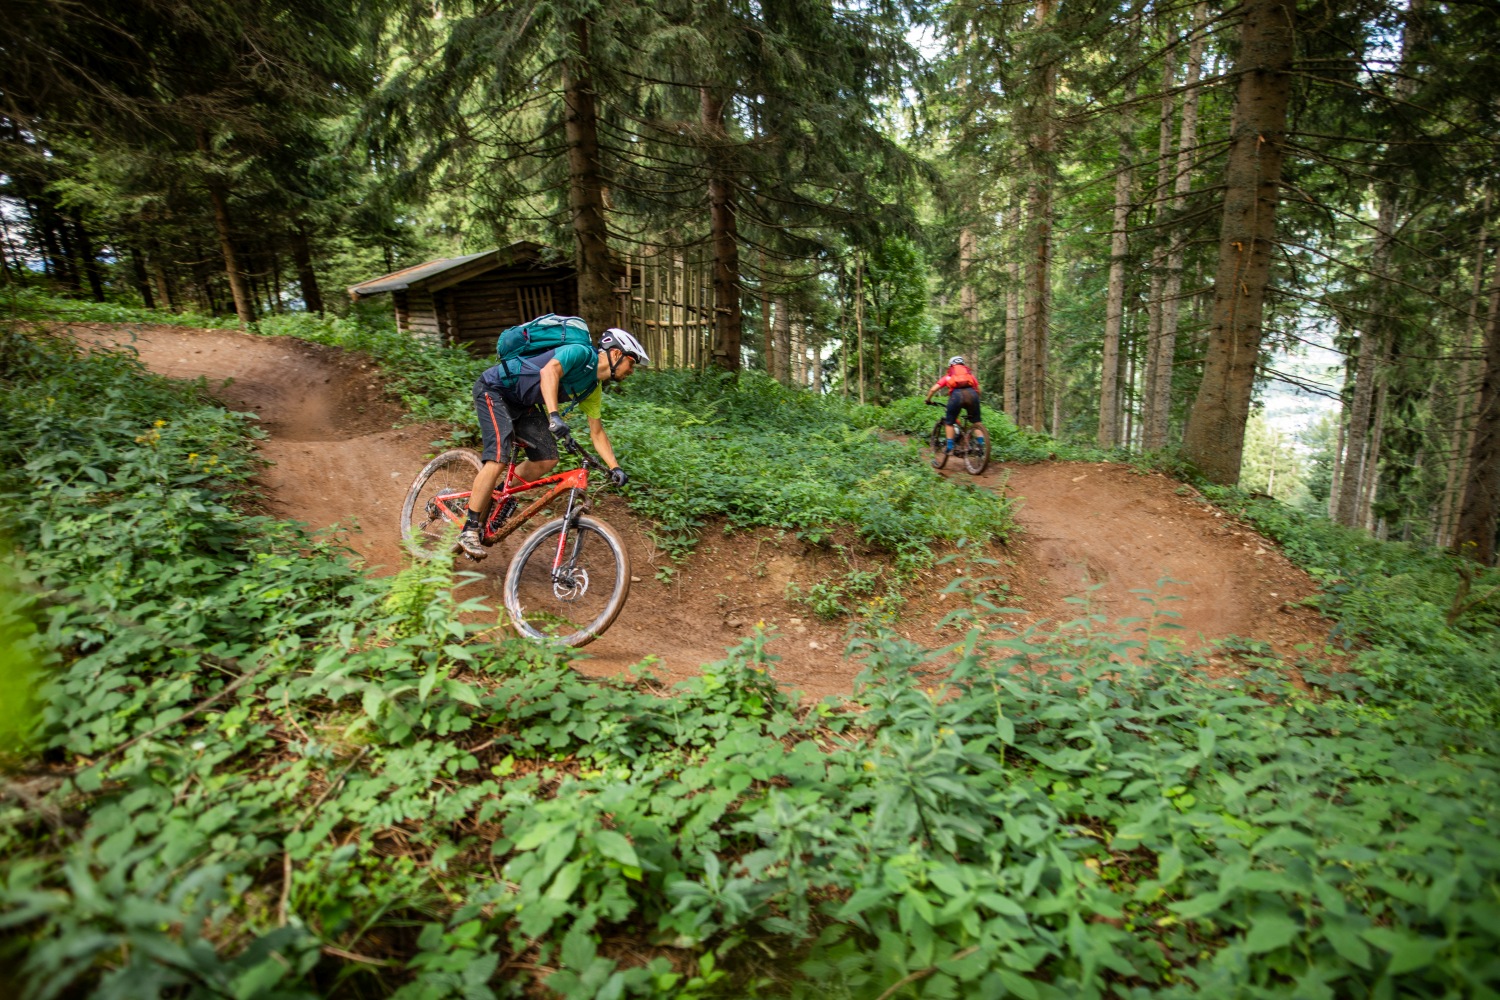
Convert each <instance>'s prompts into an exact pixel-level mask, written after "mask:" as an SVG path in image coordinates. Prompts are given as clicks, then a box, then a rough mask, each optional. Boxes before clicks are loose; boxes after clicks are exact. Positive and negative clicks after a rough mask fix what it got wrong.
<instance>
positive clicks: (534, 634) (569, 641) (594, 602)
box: [503, 517, 630, 646]
mask: <svg viewBox="0 0 1500 1000" xmlns="http://www.w3.org/2000/svg"><path fill="white" fill-rule="evenodd" d="M565 525H566V521H565V519H564V518H558V519H557V520H555V521H548V522H547V523H546V524H544V525H542V526H541V527H540V528H538V529H536V531H533V532H532V533H531V534H530V535H528V536H527V537H526V540H525V541H524V542H522V543H521V547H520V549H519V550H517V552H516V555H515V558H514V559H512V560H511V561H510V566H509V568H508V569H507V570H506V572H505V587H504V589H503V595H504V598H505V610H506V613H507V614H509V615H510V621H511V624H512V625H514V626H515V628H516V631H517V632H519V633H520V634H521V635H523V636H525V637H527V638H529V639H535V640H541V641H546V642H558V643H562V644H563V645H565V646H584V645H587V644H588V643H590V642H593V641H594V640H595V639H596V638H598V637H599V636H600V635H601V634H602V633H603V632H604V630H605V629H607V628H609V627H610V625H612V624H614V620H615V618H616V617H618V616H619V614H620V609H621V608H623V607H624V606H625V598H626V597H627V596H629V594H630V556H629V554H628V553H627V552H626V551H625V543H624V542H622V541H621V540H620V536H619V535H617V534H615V530H614V529H613V528H611V527H610V526H609V525H607V524H605V523H604V522H603V521H596V520H594V519H593V518H591V517H580V518H578V519H577V524H576V525H575V526H574V527H572V528H569V529H568V537H567V540H566V541H565V543H564V558H565V560H576V561H577V564H578V568H579V569H582V570H584V571H585V572H586V581H584V580H583V579H582V578H580V577H577V576H575V578H574V580H575V584H582V589H581V590H580V589H575V590H574V592H573V593H572V596H569V594H568V592H567V588H566V587H563V588H562V591H563V592H561V593H560V592H559V589H558V587H557V585H555V584H554V581H553V579H552V563H553V559H554V558H555V557H556V555H557V541H558V536H559V534H561V532H562V531H563V530H564V527H565Z"/></svg>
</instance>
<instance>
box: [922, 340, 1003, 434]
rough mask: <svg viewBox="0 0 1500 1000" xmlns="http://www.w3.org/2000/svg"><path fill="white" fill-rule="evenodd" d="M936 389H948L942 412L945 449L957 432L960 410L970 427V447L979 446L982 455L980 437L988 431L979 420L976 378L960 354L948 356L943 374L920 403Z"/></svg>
mask: <svg viewBox="0 0 1500 1000" xmlns="http://www.w3.org/2000/svg"><path fill="white" fill-rule="evenodd" d="M939 389H947V390H948V408H947V409H945V410H944V411H943V433H944V434H946V435H947V436H948V450H949V451H952V450H953V439H954V436H955V435H956V434H957V433H958V411H959V410H964V411H966V412H967V413H968V416H969V423H970V425H971V426H972V427H973V429H974V447H976V448H978V449H979V453H980V454H984V439H985V437H986V436H987V434H988V432H987V431H986V430H985V429H984V424H982V423H980V422H979V379H977V378H975V377H974V372H973V371H972V370H971V369H970V368H969V366H968V365H966V364H964V358H963V355H962V354H955V355H954V356H953V357H951V358H949V359H948V371H947V373H946V374H945V375H943V377H942V378H940V379H938V380H937V381H936V382H934V383H933V384H932V388H931V389H928V390H927V398H926V399H924V400H923V402H924V403H930V402H932V397H933V394H934V393H936V392H937V391H938V390H939Z"/></svg>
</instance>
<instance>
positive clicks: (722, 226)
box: [698, 87, 744, 372]
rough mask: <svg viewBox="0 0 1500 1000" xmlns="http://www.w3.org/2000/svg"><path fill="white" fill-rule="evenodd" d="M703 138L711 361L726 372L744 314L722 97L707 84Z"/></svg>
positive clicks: (734, 366)
mask: <svg viewBox="0 0 1500 1000" xmlns="http://www.w3.org/2000/svg"><path fill="white" fill-rule="evenodd" d="M698 93H699V98H700V100H699V107H700V109H701V111H702V119H703V131H704V139H705V141H706V142H707V144H708V159H709V163H710V168H709V178H708V218H709V232H710V238H711V240H712V242H713V248H714V351H713V354H714V364H716V365H718V366H719V367H720V368H723V369H725V370H726V371H732V372H737V371H739V370H740V341H741V339H742V338H743V336H744V315H743V311H742V310H741V308H740V245H739V234H738V232H737V225H736V222H735V217H734V199H733V196H732V194H731V185H730V178H729V171H728V169H727V167H726V165H725V162H724V145H725V144H726V143H727V142H728V137H727V136H726V134H725V132H724V104H725V98H724V97H723V96H722V95H720V94H716V93H714V91H713V90H712V89H711V88H709V87H701V88H699V91H698Z"/></svg>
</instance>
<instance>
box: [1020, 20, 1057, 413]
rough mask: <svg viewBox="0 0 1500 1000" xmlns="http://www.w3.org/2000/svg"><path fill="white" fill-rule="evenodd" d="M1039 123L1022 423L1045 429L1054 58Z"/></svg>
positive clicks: (1042, 87)
mask: <svg viewBox="0 0 1500 1000" xmlns="http://www.w3.org/2000/svg"><path fill="white" fill-rule="evenodd" d="M1052 7H1053V0H1038V2H1037V6H1036V25H1037V27H1038V28H1045V26H1046V25H1048V23H1049V22H1050V21H1051V20H1052ZM1037 74H1038V79H1037V86H1036V90H1035V94H1034V100H1035V101H1036V111H1035V120H1034V124H1033V127H1032V129H1031V135H1030V136H1029V145H1030V150H1029V159H1030V168H1031V185H1030V190H1029V191H1028V192H1027V199H1026V200H1027V204H1026V215H1027V221H1028V223H1029V224H1030V226H1029V239H1028V241H1027V248H1026V249H1027V265H1026V317H1025V323H1024V330H1025V332H1024V333H1023V334H1022V338H1021V398H1020V411H1021V412H1020V422H1021V423H1022V425H1023V426H1025V427H1028V428H1030V429H1032V430H1042V429H1043V419H1044V415H1045V413H1046V384H1047V321H1048V319H1049V317H1050V315H1051V311H1052V308H1051V307H1052V275H1051V265H1052V173H1053V170H1054V168H1055V164H1054V163H1053V147H1054V136H1053V122H1052V103H1053V100H1054V98H1055V97H1056V92H1057V62H1056V59H1055V57H1052V56H1048V57H1047V58H1046V62H1045V63H1044V64H1043V65H1042V66H1040V67H1039V68H1038V70H1037Z"/></svg>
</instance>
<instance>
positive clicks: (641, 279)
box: [394, 254, 714, 369]
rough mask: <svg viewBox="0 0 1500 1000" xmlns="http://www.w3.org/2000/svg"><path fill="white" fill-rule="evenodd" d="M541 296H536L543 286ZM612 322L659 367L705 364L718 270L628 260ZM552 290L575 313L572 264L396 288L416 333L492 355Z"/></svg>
mask: <svg viewBox="0 0 1500 1000" xmlns="http://www.w3.org/2000/svg"><path fill="white" fill-rule="evenodd" d="M543 288H545V289H546V292H545V293H544V294H537V292H538V291H539V290H540V289H543ZM617 293H618V295H619V308H618V309H617V311H616V316H615V319H614V322H615V324H616V325H617V326H623V327H625V329H627V330H629V331H631V332H632V333H634V334H635V335H636V336H637V337H639V338H640V339H641V342H642V343H643V344H645V345H646V350H647V351H648V352H649V353H650V355H651V359H652V361H653V365H654V367H657V368H700V369H701V368H704V367H706V366H707V365H708V363H709V360H710V357H711V351H712V345H713V318H714V317H713V272H712V265H711V264H710V263H709V262H707V261H703V260H692V259H686V258H684V257H683V256H681V255H676V256H674V255H668V254H655V255H646V256H642V257H637V258H632V259H628V260H626V262H625V273H624V274H623V275H622V276H621V278H620V282H619V284H618V285H617ZM545 295H550V297H551V300H552V309H551V311H552V312H555V313H560V314H562V315H568V316H571V315H577V313H578V282H577V279H576V277H575V274H574V272H573V270H572V268H497V269H496V270H494V271H490V272H489V273H487V274H481V275H478V276H476V277H473V278H470V279H469V280H467V281H463V282H460V283H459V284H456V285H453V286H451V287H449V288H445V289H440V290H439V291H437V292H436V293H432V292H428V291H427V290H426V289H410V290H408V291H406V292H397V293H395V296H394V297H395V300H396V324H397V327H398V328H399V329H401V330H404V331H407V332H410V333H411V334H412V335H413V336H418V337H427V338H430V339H432V340H435V341H438V342H440V343H446V344H461V345H463V346H464V347H465V348H466V349H468V350H469V351H470V352H471V353H473V354H475V355H476V356H485V355H489V354H492V353H493V352H494V350H495V338H496V337H498V336H499V335H500V333H501V332H502V331H504V330H505V329H506V328H508V327H512V326H515V325H516V324H517V323H522V322H525V321H526V320H529V319H533V318H535V317H533V316H529V315H524V314H523V313H524V310H523V305H522V302H523V299H524V300H525V301H526V303H527V305H529V306H531V307H533V308H534V307H535V305H536V303H537V302H539V301H543V300H544V298H545Z"/></svg>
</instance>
